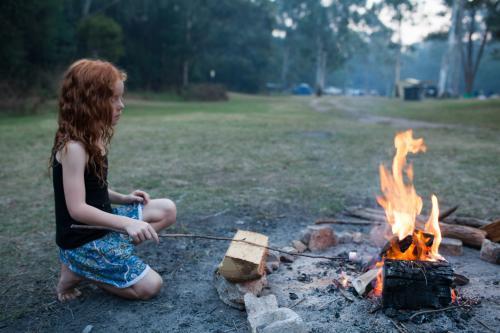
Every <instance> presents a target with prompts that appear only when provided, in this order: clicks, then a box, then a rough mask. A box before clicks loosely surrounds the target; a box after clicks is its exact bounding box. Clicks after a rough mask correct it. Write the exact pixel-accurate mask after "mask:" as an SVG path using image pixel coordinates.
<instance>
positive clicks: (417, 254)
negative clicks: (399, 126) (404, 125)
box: [377, 130, 443, 261]
mask: <svg viewBox="0 0 500 333" xmlns="http://www.w3.org/2000/svg"><path fill="white" fill-rule="evenodd" d="M394 145H395V146H396V156H395V157H394V160H393V162H392V173H391V172H390V171H389V170H388V169H387V168H385V167H384V166H383V165H380V168H379V169H380V184H381V190H382V193H383V196H378V197H377V202H378V203H379V204H380V205H381V206H382V207H383V208H384V210H385V215H386V218H387V222H388V223H389V225H390V226H391V230H392V234H393V235H396V236H397V239H398V240H400V241H401V240H403V239H404V238H405V237H407V236H409V235H412V240H411V244H410V245H409V247H408V248H407V249H404V251H402V250H401V249H400V248H399V242H397V241H396V242H393V244H392V246H391V248H390V249H389V250H388V251H387V253H386V258H390V259H400V260H426V261H436V260H439V259H443V258H442V257H441V256H440V255H439V253H438V249H439V244H440V243H441V231H440V229H439V221H438V219H439V207H438V200H437V198H436V196H435V195H432V211H431V214H430V216H429V219H428V221H427V223H425V225H424V226H423V228H424V229H423V231H422V230H416V228H415V226H416V224H417V216H418V215H419V214H420V212H421V211H422V206H423V204H422V198H421V197H420V196H419V195H418V194H417V192H416V190H415V187H413V166H412V165H411V164H409V165H407V163H406V156H407V155H408V153H412V154H417V153H419V152H425V151H426V149H427V147H426V146H425V143H424V140H423V139H422V138H420V139H414V138H413V131H412V130H408V131H406V132H401V133H398V134H397V135H396V137H395V138H394ZM403 173H404V174H406V178H407V179H408V183H407V184H406V183H405V179H404V175H403ZM431 238H432V239H431ZM431 243H432V246H431V245H430V244H431Z"/></svg>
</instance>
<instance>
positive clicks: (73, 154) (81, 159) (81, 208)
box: [60, 142, 159, 243]
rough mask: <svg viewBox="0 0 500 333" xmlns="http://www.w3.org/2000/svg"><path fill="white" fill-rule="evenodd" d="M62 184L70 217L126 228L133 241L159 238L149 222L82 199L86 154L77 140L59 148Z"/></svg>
mask: <svg viewBox="0 0 500 333" xmlns="http://www.w3.org/2000/svg"><path fill="white" fill-rule="evenodd" d="M60 160H61V164H62V168H63V187H64V196H65V198H66V206H67V207H68V212H69V214H70V216H71V217H72V218H73V219H74V220H76V221H79V222H81V223H85V224H89V225H96V226H102V227H108V228H113V229H119V230H124V231H126V232H127V233H128V234H129V235H130V236H131V237H132V238H133V239H134V241H135V242H136V243H140V242H142V241H145V240H146V239H154V240H156V241H157V242H158V241H159V238H158V235H157V233H156V231H155V230H154V229H153V227H151V225H150V224H149V223H146V222H144V221H137V220H134V219H131V218H128V217H125V216H119V215H114V214H110V213H107V212H104V211H102V210H100V209H97V208H95V207H93V206H90V205H88V204H87V203H86V202H85V181H84V173H85V165H86V161H87V153H86V152H85V148H84V147H83V146H82V145H81V144H80V143H78V142H69V143H68V144H66V147H65V148H64V149H62V150H61V155H60Z"/></svg>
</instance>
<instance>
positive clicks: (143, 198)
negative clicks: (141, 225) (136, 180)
mask: <svg viewBox="0 0 500 333" xmlns="http://www.w3.org/2000/svg"><path fill="white" fill-rule="evenodd" d="M136 202H137V203H142V204H144V205H147V204H148V202H149V194H147V193H146V192H144V191H141V190H135V191H134V192H132V193H130V194H129V195H126V196H125V203H128V204H131V203H136Z"/></svg>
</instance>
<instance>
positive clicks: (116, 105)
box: [111, 80, 125, 126]
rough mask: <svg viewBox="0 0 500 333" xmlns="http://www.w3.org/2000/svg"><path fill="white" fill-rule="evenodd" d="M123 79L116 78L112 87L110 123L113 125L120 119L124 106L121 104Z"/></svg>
mask: <svg viewBox="0 0 500 333" xmlns="http://www.w3.org/2000/svg"><path fill="white" fill-rule="evenodd" d="M123 89H124V85H123V81H122V80H118V81H116V83H115V86H114V88H113V92H114V93H113V98H112V100H111V103H112V106H113V120H112V122H111V125H113V126H115V125H116V124H117V123H118V120H120V116H121V114H122V112H123V108H124V107H125V106H124V105H123Z"/></svg>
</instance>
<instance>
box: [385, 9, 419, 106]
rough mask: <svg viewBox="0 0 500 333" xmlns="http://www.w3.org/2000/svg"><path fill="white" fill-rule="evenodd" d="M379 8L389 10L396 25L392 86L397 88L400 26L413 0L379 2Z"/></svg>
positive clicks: (399, 69)
mask: <svg viewBox="0 0 500 333" xmlns="http://www.w3.org/2000/svg"><path fill="white" fill-rule="evenodd" d="M380 6H382V7H384V6H385V7H386V8H388V9H389V10H391V12H392V20H393V21H396V24H397V28H396V31H397V36H398V40H397V42H396V43H395V46H396V57H395V64H394V85H395V87H398V84H399V81H400V80H401V50H402V47H403V40H402V24H403V20H404V19H409V14H410V13H411V11H413V10H414V9H415V6H416V4H415V2H414V1H413V0H385V1H383V2H381V4H380ZM398 91H399V90H398V89H395V90H394V92H395V95H396V96H398V94H399V93H398Z"/></svg>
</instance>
